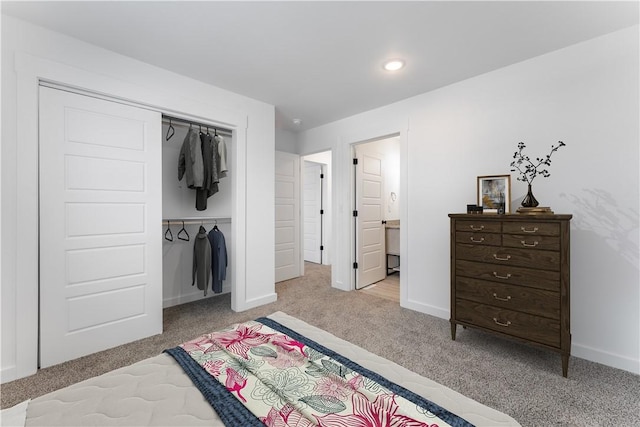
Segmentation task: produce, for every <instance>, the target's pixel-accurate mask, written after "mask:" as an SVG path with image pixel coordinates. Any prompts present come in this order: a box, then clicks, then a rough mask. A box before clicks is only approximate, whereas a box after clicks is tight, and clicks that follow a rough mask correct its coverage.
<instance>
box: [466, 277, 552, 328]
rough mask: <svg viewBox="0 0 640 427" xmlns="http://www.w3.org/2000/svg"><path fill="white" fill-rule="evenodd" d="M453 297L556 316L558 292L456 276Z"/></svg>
mask: <svg viewBox="0 0 640 427" xmlns="http://www.w3.org/2000/svg"><path fill="white" fill-rule="evenodd" d="M456 298H462V299H466V300H471V301H475V302H479V303H482V304H486V305H493V306H496V307H502V308H507V309H510V310H515V311H522V312H525V313H529V314H533V315H536V316H543V317H549V318H552V319H560V294H559V293H558V292H552V291H546V290H542V289H536V288H528V287H525V286H514V285H505V284H502V283H496V282H488V281H485V280H477V279H471V278H468V277H456Z"/></svg>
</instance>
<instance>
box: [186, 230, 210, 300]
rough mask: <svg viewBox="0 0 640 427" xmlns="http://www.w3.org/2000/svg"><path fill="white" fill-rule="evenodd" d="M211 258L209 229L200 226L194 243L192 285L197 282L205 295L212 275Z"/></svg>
mask: <svg viewBox="0 0 640 427" xmlns="http://www.w3.org/2000/svg"><path fill="white" fill-rule="evenodd" d="M211 259H212V258H211V244H210V243H209V237H208V236H207V230H205V228H204V227H203V226H200V230H199V231H198V234H197V235H196V238H195V242H194V243H193V269H192V274H191V286H193V285H194V284H196V283H197V285H198V289H200V290H201V291H204V296H207V288H208V287H209V278H210V277H211Z"/></svg>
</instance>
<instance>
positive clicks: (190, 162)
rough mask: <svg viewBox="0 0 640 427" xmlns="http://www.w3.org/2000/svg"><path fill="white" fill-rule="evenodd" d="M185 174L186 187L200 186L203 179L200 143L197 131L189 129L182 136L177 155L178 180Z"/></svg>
mask: <svg viewBox="0 0 640 427" xmlns="http://www.w3.org/2000/svg"><path fill="white" fill-rule="evenodd" d="M184 175H186V182H187V187H189V188H201V187H202V183H203V181H204V164H203V159H202V143H201V142H200V138H198V133H197V132H196V131H195V130H193V129H189V132H187V136H185V137H184V141H183V143H182V148H181V149H180V155H179V156H178V181H180V180H182V177H183V176H184Z"/></svg>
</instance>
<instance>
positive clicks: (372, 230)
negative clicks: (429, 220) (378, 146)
mask: <svg viewBox="0 0 640 427" xmlns="http://www.w3.org/2000/svg"><path fill="white" fill-rule="evenodd" d="M355 151H356V158H357V164H356V188H355V198H356V212H357V214H356V216H355V219H356V230H357V231H356V233H357V234H356V252H357V260H358V261H357V262H358V266H357V269H356V289H362V288H364V287H365V286H369V285H370V284H372V283H375V282H378V281H380V280H382V279H384V278H385V277H386V274H387V272H386V265H385V227H384V224H383V222H382V221H383V219H384V212H383V201H382V191H383V179H382V178H383V177H382V174H383V171H382V164H383V161H382V160H383V159H382V155H381V154H379V153H376V152H373V151H371V150H367V149H366V145H358V146H356V150H355Z"/></svg>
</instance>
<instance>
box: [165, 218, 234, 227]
mask: <svg viewBox="0 0 640 427" xmlns="http://www.w3.org/2000/svg"><path fill="white" fill-rule="evenodd" d="M183 222H184V224H185V225H188V224H189V225H192V224H213V223H216V224H231V218H229V217H223V218H214V217H202V218H200V217H189V218H165V219H163V220H162V225H182V223H183Z"/></svg>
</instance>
